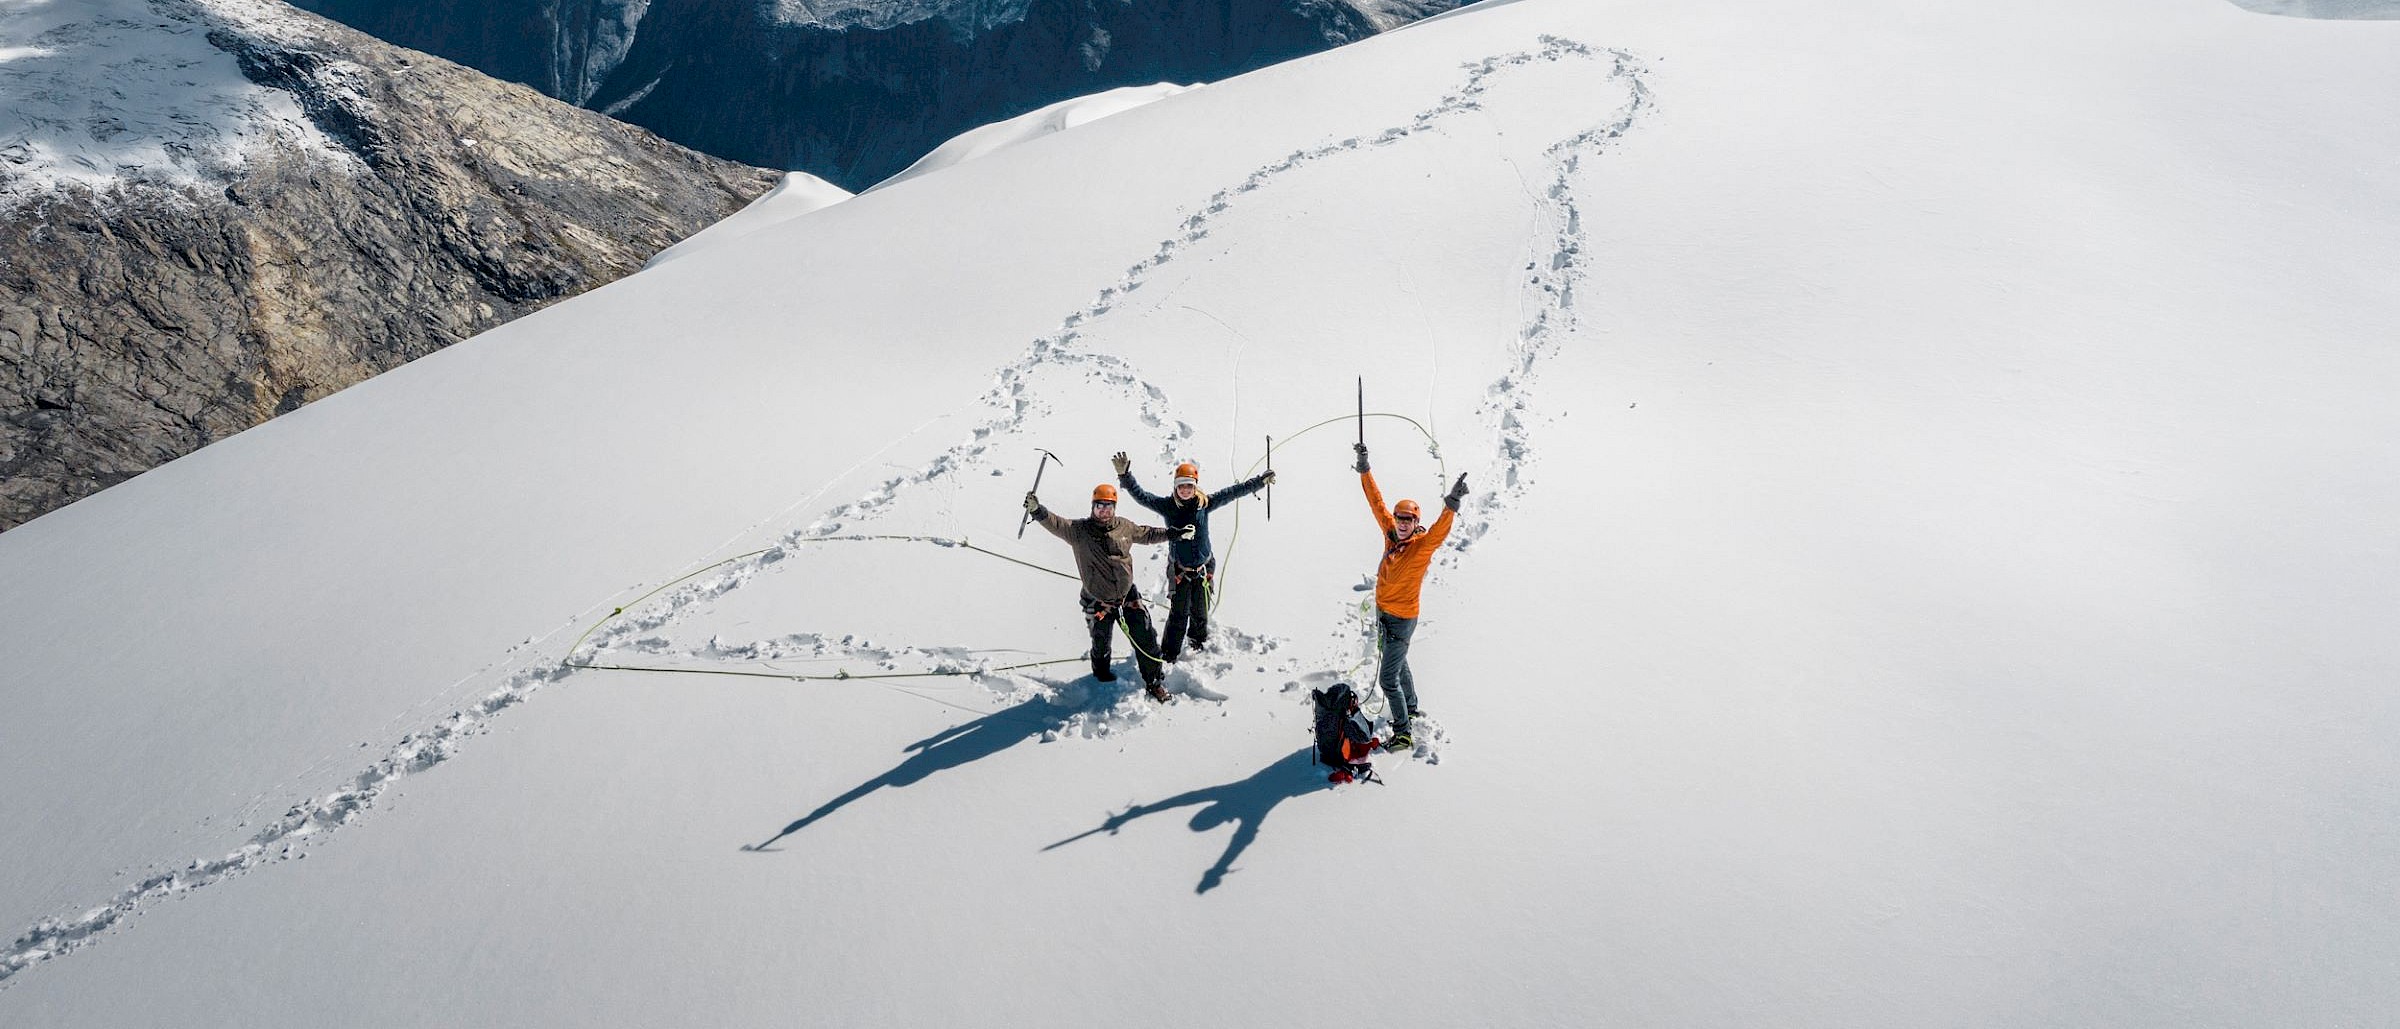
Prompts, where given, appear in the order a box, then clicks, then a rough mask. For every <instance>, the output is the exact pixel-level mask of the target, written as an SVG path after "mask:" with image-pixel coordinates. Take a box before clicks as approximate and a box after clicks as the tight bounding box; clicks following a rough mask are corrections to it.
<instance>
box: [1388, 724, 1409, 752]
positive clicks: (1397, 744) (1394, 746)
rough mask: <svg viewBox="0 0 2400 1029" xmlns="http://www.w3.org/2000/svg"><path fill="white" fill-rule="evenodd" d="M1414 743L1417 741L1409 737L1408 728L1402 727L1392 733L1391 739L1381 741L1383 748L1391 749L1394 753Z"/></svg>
mask: <svg viewBox="0 0 2400 1029" xmlns="http://www.w3.org/2000/svg"><path fill="white" fill-rule="evenodd" d="M1416 745H1417V741H1416V740H1413V739H1410V738H1409V735H1408V730H1406V729H1402V730H1400V731H1399V732H1396V733H1393V734H1392V738H1391V739H1388V740H1385V741H1383V749H1385V750H1388V751H1391V752H1392V753H1394V754H1397V753H1399V752H1401V751H1403V750H1408V749H1410V748H1412V747H1415V746H1416Z"/></svg>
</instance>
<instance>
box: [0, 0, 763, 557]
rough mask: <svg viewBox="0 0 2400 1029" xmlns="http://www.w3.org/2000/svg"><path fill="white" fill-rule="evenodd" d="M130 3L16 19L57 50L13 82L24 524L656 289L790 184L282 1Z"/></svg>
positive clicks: (4, 282)
mask: <svg viewBox="0 0 2400 1029" xmlns="http://www.w3.org/2000/svg"><path fill="white" fill-rule="evenodd" d="M111 4H113V5H114V6H116V7H121V8H126V10H122V11H110V10H103V11H100V12H99V14H100V15H103V16H104V17H96V18H94V19H88V20H85V21H81V22H74V21H72V20H71V19H65V18H61V17H52V18H50V19H49V20H48V21H47V22H44V23H40V24H30V25H28V24H25V23H22V22H20V23H19V24H15V25H9V24H5V23H0V28H7V29H14V30H16V31H15V32H12V33H9V35H11V36H13V37H15V38H11V39H7V40H0V42H7V43H10V44H12V45H18V44H20V43H21V41H26V40H29V41H30V42H23V43H22V45H19V47H18V52H19V53H20V54H22V55H26V56H25V59H22V60H10V61H5V62H0V108H13V109H11V110H8V111H6V112H5V113H0V209H4V210H0V528H5V527H8V526H13V525H16V524H19V523H21V522H23V521H25V520H27V519H30V518H32V517H34V516H36V515H38V514H40V513H42V512H44V511H47V510H49V509H52V508H54V507H57V506H60V505H63V504H65V503H67V502H70V501H72V500H74V499H76V498H78V497H81V496H84V495H86V494H89V493H91V492H93V491H96V490H98V489H101V488H103V487H106V486H108V485H110V484H112V483H115V482H118V481H121V480H123V479H126V478H129V477H131V476H133V475H136V474H139V473H140V472H142V471H143V470H145V469H148V468H150V467H153V466H155V465H157V464H159V463H161V462H164V461H167V460H170V459H172V458H174V457H177V456H179V455H182V454H185V453H188V452H190V451H192V450H194V449H197V448H199V447H201V446H203V445H206V444H207V443H209V442H211V441H213V440H216V439H220V438H222V437H224V436H227V435H230V434H232V433H235V432H238V431H240V430H242V429H244V428H247V427H249V426H251V425H255V424H257V423H259V422H260V421H263V420H265V419H267V418H270V417H273V416H274V415H276V414H279V413H282V412H285V411H289V410H292V409H294V408H296V407H298V406H300V405H302V404H305V403H307V402H309V401H310V400H313V399H316V398H318V397H321V396H324V395H326V394H328V393H331V392H333V391H335V390H339V389H341V388H343V387H344V386H347V385H350V384H351V383H354V382H357V381H359V380H361V379H363V378H366V377H368V376H371V375H374V374H376V373H377V372H380V371H383V370H385V369H388V368H391V367H394V366H396V365H398V364H400V363H402V362H405V361H408V360H410V359H412V358H415V357H419V356H422V355H424V354H427V353H431V352H432V351H434V350H437V349H439V348H441V347H443V346H446V345H448V344H450V343H452V342H454V341H456V340H459V339H462V338H464V337H466V336H469V335H472V334H474V333H477V332H480V331H482V330H484V329H488V328H490V327H492V326H494V325H498V324H500V323H501V322H504V321H507V320H508V319H511V318H514V317H517V316H519V315H522V314H526V313H529V312H531V311H533V310H535V309H538V308H540V307H542V306H543V305H545V304H548V303H550V302H553V301H556V300H559V299H561V298H564V297H568V296H573V295H575V294H577V293H580V292H582V291H584V290H587V289H590V288H592V287H594V286H597V285H600V284H602V283H606V282H608V281H610V280H612V279H615V278H617V277H620V276H623V275H626V274H629V273H631V272H633V271H635V270H638V269H639V268H640V267H641V264H642V262H643V261H644V260H645V259H646V258H648V257H649V256H650V255H651V254H653V253H655V252H657V251H658V250H661V249H663V248H665V247H667V246H669V245H671V244H673V243H674V242H676V241H677V240H679V239H682V238H683V237H685V236H687V235H690V234H691V233H693V232H695V231H697V230H698V229H700V228H702V227H704V226H706V225H708V224H709V223H711V222H713V221H715V220H716V219H718V218H721V217H723V216H725V215H727V214H730V213H731V212H733V211H735V210H738V209H739V208H740V207H741V206H742V205H743V204H744V203H746V202H748V201H749V200H750V199H751V198H753V197H755V196H757V195H759V194H761V193H763V192H765V191H766V190H767V189H768V188H769V187H770V186H772V185H773V184H774V183H775V181H776V176H775V175H774V174H772V173H770V172H767V171H764V170H760V169H756V168H748V167H743V166H740V165H737V164H733V163H729V162H726V161H722V160H718V159H714V158H710V157H706V156H703V155H699V154H695V153H692V152H690V151H688V150H685V149H683V148H681V147H677V146H674V145H672V144H669V143H667V142H665V141H663V140H660V139H658V138H657V137H655V136H653V135H651V134H650V133H648V132H645V131H642V130H640V129H637V128H634V127H631V126H627V125H624V124H621V123H618V122H615V121H612V120H610V119H607V118H604V117H602V116H599V115H597V114H594V113H591V112H588V111H583V110H578V109H576V108H574V107H571V106H568V105H566V104H562V103H559V102H557V101H555V100H552V99H550V98H548V97H545V96H542V95H541V94H539V93H536V92H534V91H532V90H530V89H526V88H524V87H521V86H515V85H510V84H507V83H502V82H498V81H495V80H493V79H491V78H488V77H486V76H484V75H481V74H479V73H475V72H472V71H468V70H466V69H464V68H460V67H458V66H456V65H453V64H451V63H449V62H447V61H443V60H439V59H434V58H429V57H427V56H425V55H423V54H416V53H411V52H408V51H405V50H401V49H399V48H396V47H392V46H389V45H386V44H383V43H380V42H377V41H375V40H373V39H371V38H368V37H366V36H364V35H361V34H359V33H357V32H353V31H351V30H349V29H346V28H343V27H341V26H338V25H333V24H331V23H327V22H325V21H323V20H322V19H318V18H315V17H313V16H308V15H303V14H300V13H299V12H296V11H292V10H290V9H289V8H287V7H284V6H283V5H281V4H275V3H270V2H268V0H104V2H102V3H98V4H95V5H94V6H96V7H102V8H105V7H108V6H110V5H111ZM37 30H38V31H37ZM129 33H130V34H134V35H130V36H129V35H127V34H129ZM154 36H155V37H157V38H153V37H154ZM168 37H172V38H168ZM161 68H164V69H165V71H164V72H161V73H160V74H158V75H155V76H153V77H154V78H156V79H157V81H158V82H160V83H163V84H164V85H161V86H160V87H159V88H158V90H156V91H155V92H151V93H144V92H143V91H142V89H143V87H142V83H144V82H146V81H148V80H147V79H145V78H144V75H145V74H147V73H148V72H150V71H155V70H158V69H161ZM79 75H80V76H82V77H83V78H84V79H87V80H89V81H87V82H83V83H82V84H80V85H79V84H78V76H79ZM128 83H130V84H131V85H130V86H128ZM194 83H198V85H194ZM202 87H205V88H202ZM129 88H130V89H132V90H133V92H132V94H131V95H127V90H128V89H129ZM112 90H113V93H112ZM95 96H98V97H103V98H106V97H111V96H113V97H114V98H115V99H114V101H113V102H114V103H116V104H117V106H119V107H122V108H123V110H122V111H118V110H116V109H115V108H112V107H110V106H109V102H104V101H95V100H93V99H92V97H95ZM162 107H163V108H165V109H167V110H166V113H165V114H164V115H158V116H157V118H158V122H157V125H156V126H155V127H153V126H151V125H150V124H149V123H148V122H144V121H141V120H140V119H142V118H145V117H149V115H145V114H141V113H137V112H155V111H156V110H158V109H160V108H162Z"/></svg>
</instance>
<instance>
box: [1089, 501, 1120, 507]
mask: <svg viewBox="0 0 2400 1029" xmlns="http://www.w3.org/2000/svg"><path fill="white" fill-rule="evenodd" d="M1092 506H1093V507H1115V506H1117V502H1116V501H1114V500H1095V501H1092Z"/></svg>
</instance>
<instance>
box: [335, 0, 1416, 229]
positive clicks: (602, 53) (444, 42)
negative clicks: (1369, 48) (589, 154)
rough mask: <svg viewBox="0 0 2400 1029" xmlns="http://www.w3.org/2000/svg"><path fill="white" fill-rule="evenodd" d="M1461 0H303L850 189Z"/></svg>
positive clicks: (680, 138) (717, 150) (402, 40)
mask: <svg viewBox="0 0 2400 1029" xmlns="http://www.w3.org/2000/svg"><path fill="white" fill-rule="evenodd" d="M1460 3H1461V0H766V2H754V0H493V2H489V3H484V2H464V0H430V2H424V3H394V2H391V0H300V5H301V6H303V7H306V8H309V9H311V10H314V11H318V12H320V13H323V14H325V15H327V16H330V17H333V18H336V19H339V20H341V21H343V22H346V23H348V24H350V25H353V26H356V27H358V28H360V29H363V30H365V31H367V32H371V33H373V34H375V35H377V36H380V37H382V38H384V39H387V40H390V41H392V42H395V43H399V44H401V45H403V46H409V47H415V48H417V49H421V50H425V51H427V52H429V53H436V54H440V55H442V56H444V57H447V58H450V59H451V60H454V61H458V62H460V63H462V64H466V65H469V66H472V67H475V68H478V69H481V70H483V71H484V72H486V73H489V74H492V75H495V76H498V77H501V78H505V79H510V80H513V81H517V82H523V83H526V84H528V85H531V86H533V87H535V88H537V89H540V90H542V91H543V92H545V93H548V94H550V95H551V96H554V97H557V98H559V99H561V100H565V101H568V102H570V103H575V104H581V105H583V106H586V107H590V108H592V109H595V110H600V111H605V112H607V113H609V114H612V115H615V116H617V117H620V118H623V119H625V120H627V121H630V122H633V123H634V124H637V125H641V126H643V127H645V128H648V129H651V130H652V131H655V132H657V133H658V134H659V135H662V136H665V137H667V138H668V139H672V140H674V141H676V142H678V143H682V144H683V145H685V146H689V147H693V148H695V149H699V150H703V151H706V152H708V153H712V154H715V155H717V156H719V157H724V158H728V159H731V160H736V161H742V162H745V163H749V164H758V165H766V166H771V167H780V168H787V169H792V170H797V171H806V172H809V173H812V174H815V175H817V176H820V177H823V178H825V179H826V180H828V181H831V182H834V183H836V184H839V185H841V186H843V187H845V188H848V189H852V190H858V189H864V188H866V187H867V186H870V185H873V184H874V183H876V182H877V181H880V180H881V179H883V178H884V177H885V176H888V175H891V174H892V173H894V172H897V171H899V170H900V169H902V168H905V167H907V166H908V164H909V162H911V161H914V160H916V159H917V158H918V157H919V156H921V155H923V154H924V153H925V152H926V151H928V150H931V149H933V148H934V147H935V146H937V145H939V144H940V143H941V142H942V141H943V140H946V139H948V138H950V137H951V136H954V135H956V134H958V133H960V132H962V131H965V130H967V129H971V128H974V127H976V126H978V125H982V124H985V123H987V122H992V121H998V120H1001V119H1005V118H1009V117H1013V116H1015V115H1018V114H1022V113H1024V112H1026V111H1029V110H1032V109H1034V108H1037V107H1041V106H1043V105H1045V104H1049V103H1053V102H1056V101H1059V100H1063V99H1066V98H1069V97H1075V96H1082V95H1085V94H1089V93H1095V92H1099V91H1102V90H1105V89H1110V88H1114V87H1117V86H1128V85H1141V84H1147V83H1152V82H1160V81H1173V82H1194V81H1205V80H1210V79H1217V78H1223V77H1225V76H1229V75H1233V74H1237V73H1240V72H1244V71H1249V70H1252V69H1255V68H1259V67H1262V66H1265V65H1268V64H1272V63H1274V62H1277V61H1282V60H1286V59H1289V58H1292V57H1297V56H1300V55H1303V54H1307V53H1312V52H1315V51H1318V50H1323V49H1325V48H1327V47H1331V46H1335V45H1339V44H1342V43H1347V42H1351V41H1354V40H1358V39H1362V38H1365V37H1367V36H1370V35H1373V34H1375V33H1377V32H1380V31H1383V30H1385V29H1389V28H1393V27H1397V26H1399V25H1402V24H1406V23H1407V22H1409V21H1411V20H1414V19H1416V18H1420V17H1423V16H1425V15H1427V14H1432V13H1437V12H1440V11H1444V10H1449V9H1451V8H1454V7H1457V6H1459V5H1460Z"/></svg>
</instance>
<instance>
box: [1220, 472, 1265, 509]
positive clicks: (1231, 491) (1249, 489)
mask: <svg viewBox="0 0 2400 1029" xmlns="http://www.w3.org/2000/svg"><path fill="white" fill-rule="evenodd" d="M1266 486H1267V477H1266V475H1265V474H1263V473H1262V474H1259V475H1254V476H1251V477H1250V478H1248V479H1245V480H1243V481H1241V482H1237V483H1234V484H1233V485H1231V486H1227V487H1225V488H1224V489H1221V490H1216V491H1214V492H1212V493H1210V494H1209V495H1208V502H1209V504H1210V505H1211V506H1214V505H1217V504H1223V503H1227V502H1229V501H1235V500H1240V499H1242V498H1243V497H1246V496H1249V495H1250V494H1253V493H1256V492H1258V491H1259V490H1262V489H1265V488H1266Z"/></svg>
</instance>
